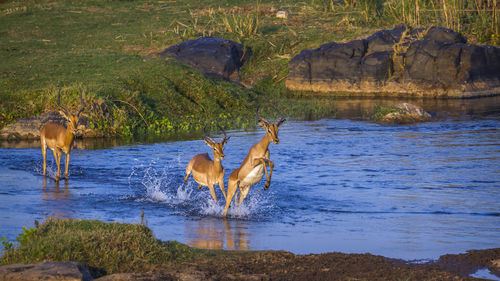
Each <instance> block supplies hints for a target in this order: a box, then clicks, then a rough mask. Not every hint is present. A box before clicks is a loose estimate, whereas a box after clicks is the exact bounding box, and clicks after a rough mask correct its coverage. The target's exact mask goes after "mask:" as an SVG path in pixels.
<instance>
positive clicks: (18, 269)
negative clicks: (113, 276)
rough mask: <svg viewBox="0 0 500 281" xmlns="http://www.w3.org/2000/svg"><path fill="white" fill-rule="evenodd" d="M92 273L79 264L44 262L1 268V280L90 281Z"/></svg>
mask: <svg viewBox="0 0 500 281" xmlns="http://www.w3.org/2000/svg"><path fill="white" fill-rule="evenodd" d="M92 279H93V278H92V276H91V275H90V271H89V269H88V268H87V266H86V265H84V264H82V263H79V262H50V261H46V262H42V263H38V264H10V265H2V266H0V280H5V281H7V280H13V281H14V280H47V281H51V280H53V281H56V280H57V281H90V280H92Z"/></svg>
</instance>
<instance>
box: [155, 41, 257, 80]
mask: <svg viewBox="0 0 500 281" xmlns="http://www.w3.org/2000/svg"><path fill="white" fill-rule="evenodd" d="M158 56H159V57H168V58H174V59H176V60H178V61H179V62H180V63H182V64H185V65H187V66H190V67H192V68H194V69H196V70H198V71H200V72H203V73H205V74H207V75H209V76H213V77H216V78H222V79H225V80H228V81H235V82H237V81H239V74H238V71H239V69H240V67H241V66H242V65H243V63H244V62H245V61H246V60H247V59H248V57H249V53H248V50H246V49H245V48H244V47H243V45H241V44H238V43H236V42H233V41H230V40H226V39H221V38H215V37H203V38H199V39H195V40H188V41H185V42H182V43H179V44H177V45H174V46H171V47H169V48H167V49H165V50H164V51H163V52H161V53H159V54H158Z"/></svg>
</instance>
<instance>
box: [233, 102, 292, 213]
mask: <svg viewBox="0 0 500 281" xmlns="http://www.w3.org/2000/svg"><path fill="white" fill-rule="evenodd" d="M275 110H276V111H277V112H278V113H279V114H280V117H279V118H278V120H276V122H275V123H274V124H271V123H269V121H267V120H266V119H264V118H263V117H261V116H259V107H257V112H256V115H257V120H258V122H259V125H260V126H261V127H262V128H264V129H265V130H266V134H265V135H264V137H263V138H262V140H260V142H258V143H257V144H256V145H254V146H252V147H251V148H250V151H248V154H247V157H246V158H245V160H243V163H241V166H240V167H239V168H238V169H236V170H234V171H233V172H232V173H231V175H230V176H229V182H228V185H227V196H226V206H225V208H224V214H223V215H224V216H226V215H227V210H228V209H229V205H230V204H231V201H232V199H233V196H234V194H235V192H236V189H237V188H239V190H240V196H239V199H238V204H241V202H243V200H244V199H245V197H247V195H248V192H249V191H250V187H251V186H252V185H254V184H256V183H257V182H259V181H260V180H261V179H262V176H263V173H264V171H265V173H266V179H267V182H266V185H265V187H264V190H267V189H268V188H269V185H270V184H271V176H272V175H273V168H274V163H273V161H271V160H270V159H269V149H268V147H269V144H270V143H271V141H272V142H274V143H275V144H278V143H279V142H280V140H279V138H278V127H279V126H281V124H283V122H285V118H283V115H282V114H281V113H280V112H279V110H278V109H277V108H275ZM268 166H269V167H270V169H269V173H268V172H267V167H268Z"/></svg>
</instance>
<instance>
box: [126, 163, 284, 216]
mask: <svg viewBox="0 0 500 281" xmlns="http://www.w3.org/2000/svg"><path fill="white" fill-rule="evenodd" d="M160 167H163V168H160ZM183 176H184V166H183V165H182V164H181V162H180V160H178V161H173V162H171V163H170V164H169V165H162V163H159V161H158V160H151V161H150V162H149V163H148V164H138V165H136V166H134V167H133V169H132V172H131V174H130V176H129V186H130V188H131V189H133V191H134V192H135V193H136V196H135V200H136V201H138V202H141V203H160V204H165V205H166V206H167V207H168V208H169V209H170V210H171V211H172V212H173V213H174V214H177V215H182V216H213V217H222V213H223V212H224V206H225V200H224V199H223V198H224V197H223V196H222V194H221V192H220V190H219V189H218V186H217V187H215V190H216V193H217V195H218V198H219V200H218V201H215V200H213V199H212V197H211V196H210V193H209V192H208V188H207V187H202V188H201V189H200V190H198V188H197V185H198V184H197V183H195V182H194V181H193V179H192V178H189V180H188V182H186V183H185V182H184V181H183ZM138 187H139V188H138ZM256 190H257V188H256ZM264 193H265V194H264ZM272 195H273V194H272V193H270V192H258V191H255V192H253V193H252V194H251V195H250V196H248V197H247V198H246V199H245V201H244V202H243V203H242V204H240V205H239V206H237V204H236V202H235V200H236V198H237V196H235V197H234V200H233V201H234V202H232V203H231V207H230V208H229V211H228V217H230V218H237V219H251V220H256V219H257V220H259V219H262V218H264V217H267V216H268V213H269V210H270V209H272V208H273V207H275V205H274V204H273V203H272V202H271V200H270V198H271V197H272Z"/></svg>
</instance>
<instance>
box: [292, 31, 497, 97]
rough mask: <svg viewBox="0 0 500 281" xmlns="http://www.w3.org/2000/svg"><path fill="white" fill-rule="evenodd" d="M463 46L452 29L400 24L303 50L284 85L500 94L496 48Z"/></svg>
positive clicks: (428, 94)
mask: <svg viewBox="0 0 500 281" xmlns="http://www.w3.org/2000/svg"><path fill="white" fill-rule="evenodd" d="M466 42H467V40H466V38H465V37H463V36H462V35H461V34H460V33H457V32H454V31H453V30H450V29H446V28H442V27H430V28H419V29H413V28H411V27H410V26H407V25H405V24H400V25H398V26H396V27H395V28H394V29H392V30H381V31H378V32H376V33H374V34H373V35H371V36H369V37H367V38H364V39H358V40H353V41H351V42H347V43H335V42H330V43H326V44H324V45H322V46H320V47H319V48H318V49H315V50H303V51H302V52H301V53H300V54H298V55H297V56H295V57H294V58H293V59H292V60H291V61H290V63H289V73H288V78H287V81H286V86H287V87H288V88H289V89H291V90H304V91H315V92H347V93H349V94H350V95H351V94H354V95H366V94H368V95H372V96H379V95H402V96H408V95H411V96H426V97H472V96H486V95H498V94H500V75H499V73H500V47H495V46H486V45H472V44H467V43H466Z"/></svg>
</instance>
